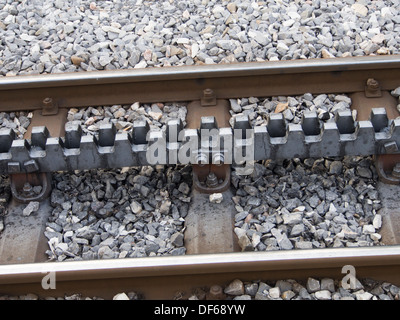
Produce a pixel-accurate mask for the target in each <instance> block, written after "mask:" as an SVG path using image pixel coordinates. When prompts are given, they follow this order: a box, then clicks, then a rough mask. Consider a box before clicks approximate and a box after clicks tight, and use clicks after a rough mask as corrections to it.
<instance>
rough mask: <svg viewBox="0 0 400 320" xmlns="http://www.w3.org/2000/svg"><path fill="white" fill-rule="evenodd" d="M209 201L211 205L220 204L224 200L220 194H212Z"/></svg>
mask: <svg viewBox="0 0 400 320" xmlns="http://www.w3.org/2000/svg"><path fill="white" fill-rule="evenodd" d="M209 199H210V202H211V203H221V202H222V200H223V199H224V196H223V195H222V193H213V194H210V197H209Z"/></svg>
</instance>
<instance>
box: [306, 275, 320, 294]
mask: <svg viewBox="0 0 400 320" xmlns="http://www.w3.org/2000/svg"><path fill="white" fill-rule="evenodd" d="M306 287H307V291H308V292H310V293H313V292H316V291H319V290H320V289H321V284H320V282H319V281H318V280H316V279H314V278H308V279H307V284H306Z"/></svg>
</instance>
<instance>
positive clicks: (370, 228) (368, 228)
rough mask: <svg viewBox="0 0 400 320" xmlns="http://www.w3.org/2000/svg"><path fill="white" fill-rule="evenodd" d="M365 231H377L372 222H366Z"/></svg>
mask: <svg viewBox="0 0 400 320" xmlns="http://www.w3.org/2000/svg"><path fill="white" fill-rule="evenodd" d="M363 233H375V228H374V226H373V225H372V224H366V225H364V226H363Z"/></svg>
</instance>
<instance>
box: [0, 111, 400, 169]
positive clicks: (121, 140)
mask: <svg viewBox="0 0 400 320" xmlns="http://www.w3.org/2000/svg"><path fill="white" fill-rule="evenodd" d="M202 120H203V122H202V123H204V122H206V123H208V121H209V119H202ZM200 127H201V128H202V127H203V125H201V126H200ZM248 129H250V130H249V131H248V133H249V134H248V135H247V136H246V134H245V132H246V130H248ZM182 130H183V135H182V134H176V133H179V132H181V131H182ZM171 132H175V133H174V134H168V135H167V134H166V133H171ZM201 132H202V131H201V130H195V129H183V126H182V123H181V122H180V121H176V120H171V121H170V122H169V123H168V124H167V128H166V131H161V130H149V127H148V124H147V122H145V121H136V122H134V124H133V129H132V130H131V131H130V132H124V133H116V129H115V127H114V125H113V124H107V125H103V126H102V127H100V130H99V134H98V136H97V137H96V136H93V135H82V130H81V128H80V126H79V125H75V124H68V125H67V126H66V133H65V137H64V138H60V137H50V136H49V133H48V130H47V129H46V127H34V128H33V130H32V138H31V139H30V140H27V139H23V140H22V139H19V140H16V139H15V136H14V133H13V131H12V130H10V129H2V130H1V131H0V172H1V173H9V174H14V173H21V172H27V173H30V172H35V171H40V172H52V171H69V170H85V169H94V168H117V167H130V166H142V165H155V164H176V163H188V162H189V161H190V163H191V164H198V163H200V162H199V161H200V159H203V161H204V158H202V157H199V156H198V155H200V154H202V155H206V157H205V159H206V160H205V162H206V163H213V162H214V161H213V159H215V158H214V157H213V156H214V155H215V154H222V155H223V157H222V159H224V161H221V157H219V158H218V159H219V161H221V162H224V163H236V162H237V161H236V160H237V158H235V154H236V152H238V151H237V150H240V151H239V153H240V154H241V155H242V153H243V154H245V152H242V151H241V150H242V149H243V148H248V150H250V152H249V151H248V154H247V155H246V156H243V155H242V157H241V158H240V159H241V160H253V159H254V160H262V159H290V158H307V157H327V156H332V157H335V156H344V155H373V154H386V153H390V154H396V153H399V150H398V146H399V145H400V119H395V120H389V119H388V118H387V116H386V112H385V109H383V108H377V109H373V110H372V112H371V116H370V120H368V121H354V120H353V117H352V114H351V111H341V112H338V113H337V115H336V117H335V119H334V121H332V122H328V123H322V124H321V123H320V121H319V119H318V117H317V114H316V113H315V112H307V113H305V114H304V116H303V119H302V123H301V124H289V125H288V126H286V124H285V120H284V118H283V116H282V114H271V115H270V116H269V117H268V119H267V125H266V126H256V127H254V128H252V127H251V125H250V122H249V119H248V118H247V117H236V118H235V122H234V125H233V129H232V128H220V129H216V130H215V132H214V135H212V140H211V141H212V143H210V142H209V139H208V137H209V135H207V136H206V137H207V139H204V137H203V139H202V136H201ZM207 134H209V132H208V131H207ZM179 137H180V138H181V139H180V140H179ZM202 140H203V141H202ZM189 141H191V142H192V143H193V141H194V142H195V144H192V145H188V143H189ZM213 141H218V142H220V147H215V143H214V142H213ZM213 143H214V144H213ZM152 146H153V149H152ZM191 146H195V147H194V148H190V147H191ZM196 146H197V147H196ZM156 150H158V151H157V152H158V156H154V154H157V152H156ZM188 150H189V151H188ZM179 152H182V154H186V152H190V155H189V156H188V157H184V158H183V159H184V161H182V157H181V158H179V156H174V157H171V154H176V155H178V154H180V153H179ZM161 155H165V157H162V156H161ZM207 159H208V160H207ZM185 161H186V162H185ZM207 161H209V162H207ZM202 163H204V162H202Z"/></svg>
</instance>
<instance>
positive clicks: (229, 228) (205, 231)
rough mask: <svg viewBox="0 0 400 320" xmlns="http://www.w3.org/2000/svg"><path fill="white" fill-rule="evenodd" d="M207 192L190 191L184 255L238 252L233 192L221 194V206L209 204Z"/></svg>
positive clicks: (219, 204) (228, 191)
mask: <svg viewBox="0 0 400 320" xmlns="http://www.w3.org/2000/svg"><path fill="white" fill-rule="evenodd" d="M206 193H207V192H203V193H201V191H200V192H198V191H196V190H195V191H193V193H192V202H191V205H190V207H189V210H188V215H187V216H186V217H185V228H186V230H185V247H186V253H187V254H203V253H223V252H234V251H240V247H239V246H238V242H237V237H236V235H235V233H234V232H233V228H234V217H235V213H236V209H235V205H234V203H233V201H232V196H233V195H232V192H231V191H230V190H227V191H225V192H223V193H222V195H223V200H222V202H221V203H210V200H209V195H208V194H206Z"/></svg>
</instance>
